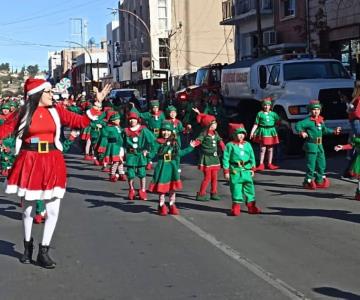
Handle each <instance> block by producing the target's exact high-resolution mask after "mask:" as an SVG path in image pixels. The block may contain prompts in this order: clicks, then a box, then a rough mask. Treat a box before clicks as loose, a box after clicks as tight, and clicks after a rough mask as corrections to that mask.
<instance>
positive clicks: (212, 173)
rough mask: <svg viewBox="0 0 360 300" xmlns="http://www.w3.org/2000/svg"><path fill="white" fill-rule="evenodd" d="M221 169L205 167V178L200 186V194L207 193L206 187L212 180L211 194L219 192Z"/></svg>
mask: <svg viewBox="0 0 360 300" xmlns="http://www.w3.org/2000/svg"><path fill="white" fill-rule="evenodd" d="M218 172H219V170H211V169H205V170H203V174H204V179H203V181H202V182H201V186H200V192H199V195H200V196H204V195H206V189H207V187H208V185H209V183H210V181H211V194H217V180H218Z"/></svg>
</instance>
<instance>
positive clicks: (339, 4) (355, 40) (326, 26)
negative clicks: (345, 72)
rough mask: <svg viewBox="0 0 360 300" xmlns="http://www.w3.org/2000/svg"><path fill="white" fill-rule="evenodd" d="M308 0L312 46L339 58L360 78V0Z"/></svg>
mask: <svg viewBox="0 0 360 300" xmlns="http://www.w3.org/2000/svg"><path fill="white" fill-rule="evenodd" d="M308 1H309V14H310V20H311V24H312V28H311V50H312V51H313V52H317V53H325V54H329V55H331V56H332V57H334V58H336V59H339V60H340V61H341V62H342V63H343V64H344V65H345V67H347V68H348V69H349V70H350V71H351V72H352V73H353V74H355V73H356V75H357V76H356V77H357V78H360V71H359V62H360V22H359V20H360V1H357V0H346V1H338V0H327V1H323V0H308Z"/></svg>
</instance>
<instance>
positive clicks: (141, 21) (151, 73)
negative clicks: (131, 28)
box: [108, 8, 154, 96]
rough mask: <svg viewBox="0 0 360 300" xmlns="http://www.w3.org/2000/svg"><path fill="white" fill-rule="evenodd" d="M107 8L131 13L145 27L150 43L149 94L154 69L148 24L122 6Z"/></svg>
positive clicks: (151, 90) (151, 89)
mask: <svg viewBox="0 0 360 300" xmlns="http://www.w3.org/2000/svg"><path fill="white" fill-rule="evenodd" d="M108 9H110V10H112V11H119V12H124V13H127V14H129V15H132V16H134V17H135V18H136V19H137V20H139V21H140V23H141V24H142V25H143V26H144V27H145V29H146V32H147V34H148V35H149V44H150V95H151V93H152V92H153V86H154V75H153V72H154V70H153V64H152V42H151V33H150V28H149V26H147V24H146V23H145V21H144V20H143V19H141V18H140V17H139V16H138V15H137V14H135V13H133V12H132V11H129V10H126V9H122V8H108ZM151 96H152V95H151Z"/></svg>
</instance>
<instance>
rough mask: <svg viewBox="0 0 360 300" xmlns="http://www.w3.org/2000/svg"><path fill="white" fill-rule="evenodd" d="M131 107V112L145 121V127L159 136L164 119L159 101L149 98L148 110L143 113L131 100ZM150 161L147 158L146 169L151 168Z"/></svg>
mask: <svg viewBox="0 0 360 300" xmlns="http://www.w3.org/2000/svg"><path fill="white" fill-rule="evenodd" d="M131 104H132V105H133V108H132V109H131V111H132V112H135V113H137V114H138V115H139V116H140V118H141V119H142V120H143V121H144V122H145V124H146V126H147V128H148V129H149V130H150V131H152V132H153V134H154V136H155V138H157V137H158V136H159V133H160V127H161V124H162V122H163V121H164V120H165V114H164V113H163V112H162V111H161V110H160V102H159V100H150V111H148V112H145V113H140V112H139V111H138V110H137V109H136V108H135V106H134V103H132V102H131ZM151 168H152V162H151V160H150V159H148V163H147V165H146V169H147V170H151Z"/></svg>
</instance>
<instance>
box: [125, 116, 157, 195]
mask: <svg viewBox="0 0 360 300" xmlns="http://www.w3.org/2000/svg"><path fill="white" fill-rule="evenodd" d="M128 120H129V127H127V128H125V131H124V148H125V151H126V168H127V178H128V182H129V194H128V198H129V199H130V200H134V199H135V188H134V179H135V177H139V179H140V189H139V198H140V199H141V200H147V194H146V170H145V167H146V165H147V163H148V154H149V153H150V152H151V150H152V146H153V144H154V141H155V137H154V135H153V133H152V132H151V131H150V130H149V129H147V128H146V127H145V126H144V125H141V124H140V117H139V115H138V114H136V113H135V112H130V113H129V114H128Z"/></svg>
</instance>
